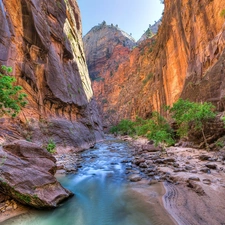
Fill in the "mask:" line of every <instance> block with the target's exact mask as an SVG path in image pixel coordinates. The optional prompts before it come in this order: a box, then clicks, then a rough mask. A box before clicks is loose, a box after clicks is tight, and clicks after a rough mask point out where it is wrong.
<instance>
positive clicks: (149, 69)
mask: <svg viewBox="0 0 225 225" xmlns="http://www.w3.org/2000/svg"><path fill="white" fill-rule="evenodd" d="M164 2H165V11H164V16H163V19H162V24H161V26H160V28H159V31H158V34H157V36H156V37H153V38H152V39H147V40H145V41H143V42H141V43H140V44H139V45H138V46H137V47H136V48H135V49H133V50H132V51H131V52H128V53H127V55H126V56H123V58H126V60H125V61H124V60H122V63H121V62H120V59H119V57H118V53H116V52H113V53H112V55H111V56H110V58H109V59H108V60H107V62H106V63H105V66H104V67H103V68H101V70H100V71H99V76H100V77H102V80H100V81H98V82H96V81H95V82H94V83H93V89H94V93H95V96H96V98H97V99H98V102H99V104H100V105H101V108H102V110H103V112H105V122H110V121H111V122H112V121H115V120H119V119H122V118H135V116H136V115H139V116H142V117H144V118H146V117H149V116H150V114H151V112H152V111H153V110H157V111H160V112H163V108H164V106H165V105H171V104H173V103H174V102H175V101H176V100H178V98H180V97H182V98H188V99H190V100H194V101H211V102H213V103H214V104H215V105H216V106H217V108H218V109H219V110H221V111H222V110H224V97H225V86H224V75H225V74H224V73H225V71H224V66H225V65H224V56H225V55H224V47H225V24H224V22H225V18H224V16H223V15H221V12H222V10H223V9H225V1H224V0H222V1H221V0H202V1H195V0H182V1H181V0H175V1H169V0H165V1H164ZM105 44H106V45H108V43H105ZM119 48H122V46H117V48H115V49H116V50H115V51H118V49H119ZM111 65H116V67H114V66H111ZM107 119H108V121H107Z"/></svg>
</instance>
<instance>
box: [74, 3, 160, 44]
mask: <svg viewBox="0 0 225 225" xmlns="http://www.w3.org/2000/svg"><path fill="white" fill-rule="evenodd" d="M77 2H78V5H79V7H80V11H81V18H82V26H83V35H85V34H86V33H88V31H90V30H91V28H92V27H94V26H96V25H98V24H100V23H102V22H103V21H106V23H107V24H108V25H110V24H111V23H113V24H114V25H116V24H118V26H119V28H120V29H122V30H123V31H125V32H126V33H128V34H130V33H131V34H132V37H133V38H134V39H135V40H136V41H137V40H138V39H139V38H140V37H141V35H142V34H143V33H144V32H145V31H146V30H147V29H148V27H149V24H154V21H158V20H159V19H160V18H161V16H162V12H163V8H164V6H163V4H161V3H160V0H78V1H77Z"/></svg>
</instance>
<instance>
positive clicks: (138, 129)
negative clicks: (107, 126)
mask: <svg viewBox="0 0 225 225" xmlns="http://www.w3.org/2000/svg"><path fill="white" fill-rule="evenodd" d="M214 108H215V107H214V106H213V105H212V104H211V103H207V102H204V103H196V102H190V101H188V100H183V99H179V100H178V101H177V102H176V103H174V105H173V106H172V107H168V106H167V107H165V110H169V112H170V114H171V116H172V118H173V119H174V120H175V122H176V123H177V125H178V130H177V134H178V136H179V137H184V136H187V134H188V132H189V130H190V128H192V129H194V130H195V131H197V130H201V132H202V136H203V138H204V142H205V144H206V147H207V146H208V144H207V140H206V137H205V135H204V122H205V121H206V120H208V119H211V118H215V116H216V114H215V113H214V112H213V110H214ZM222 119H223V120H224V121H225V117H224V118H222ZM110 132H112V133H116V134H122V135H123V134H128V135H137V136H145V137H147V138H148V139H149V140H153V141H154V143H155V145H156V146H157V145H159V144H161V145H162V146H163V147H164V146H166V145H173V144H174V142H175V141H174V131H173V129H172V128H171V126H170V125H169V123H168V121H167V120H166V119H165V118H164V117H163V116H161V115H160V114H159V113H158V112H153V113H152V117H151V119H147V120H144V119H142V118H140V117H137V118H136V120H135V121H130V120H121V121H120V123H119V124H118V125H117V126H114V127H112V128H111V130H110Z"/></svg>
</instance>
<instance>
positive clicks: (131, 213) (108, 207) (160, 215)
mask: <svg viewBox="0 0 225 225" xmlns="http://www.w3.org/2000/svg"><path fill="white" fill-rule="evenodd" d="M81 159H82V163H81V164H82V167H81V168H79V170H78V172H77V173H75V174H68V175H60V176H58V177H57V178H58V180H59V181H60V182H61V183H62V185H63V186H64V187H66V188H67V189H69V190H71V191H72V192H73V193H74V194H75V196H74V197H72V198H71V199H69V200H68V201H66V202H64V203H62V205H61V206H60V207H59V208H57V209H55V210H51V211H36V210H35V211H34V212H32V213H27V214H24V215H20V216H17V217H14V218H11V219H10V220H7V221H5V222H3V223H0V224H1V225H158V224H162V225H170V224H171V225H172V224H174V223H173V222H172V220H171V219H170V217H169V215H168V214H167V213H166V211H165V210H164V208H163V207H162V202H161V201H160V199H161V196H162V195H163V187H162V184H157V185H156V186H155V187H154V188H152V187H150V186H149V185H147V184H146V183H145V182H140V183H139V182H137V183H131V182H129V181H128V178H127V177H128V174H129V173H131V172H132V173H138V171H137V170H136V169H135V168H133V167H132V165H131V162H130V161H131V159H132V151H131V148H130V147H129V146H128V144H127V143H126V142H122V141H120V140H116V139H112V138H108V139H107V140H105V141H104V142H100V143H98V144H96V146H95V148H94V149H91V150H87V151H84V152H82V153H81Z"/></svg>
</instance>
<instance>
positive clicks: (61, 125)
mask: <svg viewBox="0 0 225 225" xmlns="http://www.w3.org/2000/svg"><path fill="white" fill-rule="evenodd" d="M0 19H1V24H0V34H1V35H0V36H1V37H0V52H1V54H0V63H1V64H5V65H8V66H12V67H13V69H14V75H15V76H16V78H17V80H18V84H19V85H21V86H22V87H23V88H24V90H25V92H26V93H27V94H28V101H29V104H28V106H27V107H26V109H24V110H23V114H21V115H20V119H21V120H25V119H26V123H27V125H28V126H30V127H31V131H30V132H31V135H30V136H31V138H32V140H33V141H39V140H40V138H41V137H44V136H47V138H49V137H51V138H52V139H53V140H55V141H56V142H57V143H60V144H62V142H63V143H64V145H70V146H75V147H77V148H78V147H88V146H90V145H92V144H93V143H94V142H95V140H96V138H97V139H100V138H102V133H101V122H100V120H99V117H98V112H97V109H96V105H95V102H94V100H93V93H92V88H91V82H90V79H89V75H88V70H87V66H86V60H85V57H84V51H83V43H82V35H81V34H82V30H81V21H80V12H79V8H78V5H77V3H76V1H75V0H73V1H72V0H66V1H64V0H57V1H53V0H48V1H47V0H40V1H35V0H31V1H28V0H19V1H16V0H15V1H14V0H12V1H6V0H1V1H0ZM24 117H25V118H24ZM40 119H41V120H40ZM38 121H39V122H38ZM48 125H51V126H48ZM43 126H44V128H46V127H47V128H48V129H47V128H46V129H45V132H44V131H43V129H40V130H38V131H37V129H34V128H43ZM3 132H4V131H3ZM47 138H46V139H47ZM41 139H42V138H41Z"/></svg>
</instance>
